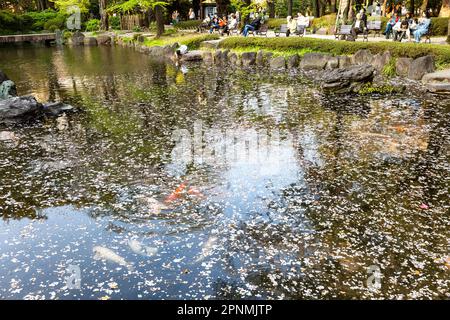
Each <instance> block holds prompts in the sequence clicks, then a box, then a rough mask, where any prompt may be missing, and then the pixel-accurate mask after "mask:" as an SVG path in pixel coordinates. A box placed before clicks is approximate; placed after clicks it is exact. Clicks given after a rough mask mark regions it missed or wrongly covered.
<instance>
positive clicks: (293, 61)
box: [287, 54, 300, 69]
mask: <svg viewBox="0 0 450 320" xmlns="http://www.w3.org/2000/svg"><path fill="white" fill-rule="evenodd" d="M299 64H300V57H299V56H298V54H294V55H292V56H290V57H289V58H288V59H287V67H288V69H295V68H297V67H298V65H299Z"/></svg>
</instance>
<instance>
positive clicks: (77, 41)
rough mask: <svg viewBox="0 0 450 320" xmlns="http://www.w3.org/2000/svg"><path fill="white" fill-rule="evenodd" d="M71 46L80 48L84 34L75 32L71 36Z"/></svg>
mask: <svg viewBox="0 0 450 320" xmlns="http://www.w3.org/2000/svg"><path fill="white" fill-rule="evenodd" d="M72 44H73V45H74V46H81V45H83V44H84V34H83V33H82V32H81V31H79V30H77V31H75V32H74V33H73V35H72Z"/></svg>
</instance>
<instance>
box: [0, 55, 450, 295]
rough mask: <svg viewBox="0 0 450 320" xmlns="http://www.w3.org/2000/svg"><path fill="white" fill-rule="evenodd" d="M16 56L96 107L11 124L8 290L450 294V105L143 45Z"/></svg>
mask: <svg viewBox="0 0 450 320" xmlns="http://www.w3.org/2000/svg"><path fill="white" fill-rule="evenodd" d="M0 69H1V70H3V71H4V72H5V73H6V74H7V75H8V76H9V77H10V78H11V79H12V80H14V81H15V82H16V85H17V88H18V93H19V94H20V95H26V94H33V95H35V96H36V97H37V98H38V100H40V101H47V100H63V101H66V102H68V103H70V104H72V105H74V106H76V107H78V108H79V109H80V112H77V113H74V114H69V115H67V116H60V117H58V118H48V119H42V120H40V121H36V122H28V123H22V124H19V125H2V127H1V128H0V131H7V132H8V134H9V137H11V133H12V134H13V138H8V139H6V138H4V139H2V141H0V177H1V182H0V216H1V218H2V219H1V220H0V298H3V299H42V298H45V299H121V298H125V299H127V298H128V299H141V298H142V299H161V298H171V299H198V298H207V299H215V298H226V299H228V298H245V299H263V298H269V299H318V298H319V299H320V298H390V299H391V298H399V299H408V298H409V299H411V298H449V297H450V294H449V292H450V291H449V286H450V277H449V275H450V273H449V272H450V270H449V265H450V259H449V244H450V243H449V239H450V233H449V232H450V216H449V201H448V191H449V170H450V168H449V109H450V108H449V106H450V99H444V98H442V97H436V96H432V95H426V94H423V93H422V92H420V91H414V90H408V91H407V92H406V93H404V94H401V95H398V94H397V95H388V96H376V95H372V96H360V97H357V96H341V97H334V96H324V95H323V94H322V93H321V92H320V91H318V90H317V89H315V88H314V86H313V85H312V84H311V83H309V82H308V81H307V80H306V78H305V77H304V76H302V75H301V74H288V75H286V74H284V75H281V74H270V73H269V72H267V71H261V70H260V71H258V70H252V71H251V72H248V71H245V70H230V68H214V67H210V68H208V67H207V66H205V65H201V64H189V65H186V66H182V67H176V66H174V65H172V64H164V63H161V62H158V61H153V60H151V59H150V58H149V57H147V56H144V55H141V54H140V53H137V52H134V51H132V50H129V49H125V48H106V47H94V48H69V47H64V48H59V49H58V48H45V47H3V48H0ZM3 136H5V134H3ZM191 151H192V152H191Z"/></svg>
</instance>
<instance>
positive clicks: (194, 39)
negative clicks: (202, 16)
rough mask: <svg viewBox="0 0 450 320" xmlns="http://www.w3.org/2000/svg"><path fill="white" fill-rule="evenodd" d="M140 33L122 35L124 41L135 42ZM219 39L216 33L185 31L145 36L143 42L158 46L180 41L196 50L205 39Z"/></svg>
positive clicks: (146, 44)
mask: <svg viewBox="0 0 450 320" xmlns="http://www.w3.org/2000/svg"><path fill="white" fill-rule="evenodd" d="M139 36H140V34H134V35H133V37H122V41H124V42H133V41H138V39H139ZM217 39H219V36H218V35H215V34H192V33H188V34H183V33H176V34H174V33H172V32H170V33H166V34H164V35H163V36H162V37H160V38H156V37H151V38H147V37H146V38H145V39H144V41H143V42H142V44H143V45H144V46H147V47H156V46H161V47H163V46H166V45H171V44H174V43H179V44H180V45H181V44H184V45H186V46H187V47H188V48H189V49H190V50H195V49H198V48H199V47H200V44H201V43H202V42H203V41H207V40H217Z"/></svg>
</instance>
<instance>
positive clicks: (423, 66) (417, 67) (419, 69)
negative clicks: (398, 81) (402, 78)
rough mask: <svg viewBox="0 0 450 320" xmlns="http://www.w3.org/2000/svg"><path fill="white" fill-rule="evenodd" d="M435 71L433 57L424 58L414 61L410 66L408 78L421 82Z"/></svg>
mask: <svg viewBox="0 0 450 320" xmlns="http://www.w3.org/2000/svg"><path fill="white" fill-rule="evenodd" d="M433 71H434V59H433V57H432V56H424V57H420V58H417V59H414V60H413V61H412V62H411V65H410V66H409V71H408V78H409V79H412V80H420V79H422V77H423V76H424V75H425V74H427V73H431V72H433Z"/></svg>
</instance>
